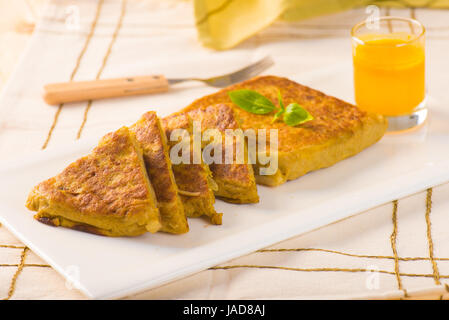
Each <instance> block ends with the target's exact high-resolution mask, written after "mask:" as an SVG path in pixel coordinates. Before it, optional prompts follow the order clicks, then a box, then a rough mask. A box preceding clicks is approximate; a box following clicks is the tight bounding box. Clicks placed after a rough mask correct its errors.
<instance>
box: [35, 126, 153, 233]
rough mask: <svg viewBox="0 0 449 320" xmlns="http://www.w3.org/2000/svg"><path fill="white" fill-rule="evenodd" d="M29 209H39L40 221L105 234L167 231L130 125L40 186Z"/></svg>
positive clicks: (37, 187) (107, 136) (38, 216)
mask: <svg viewBox="0 0 449 320" xmlns="http://www.w3.org/2000/svg"><path fill="white" fill-rule="evenodd" d="M26 206H27V207H28V208H29V209H30V210H33V211H37V214H36V215H35V216H34V218H35V219H37V220H39V221H40V222H42V223H45V224H48V225H52V226H62V227H67V228H71V229H75V230H80V231H85V232H90V233H94V234H99V235H105V236H137V235H140V234H143V233H145V232H147V231H149V232H156V231H158V230H159V229H160V228H161V221H160V216H159V210H158V209H157V202H156V197H155V194H154V191H153V188H152V187H151V184H150V181H149V180H148V176H147V174H146V171H145V164H144V161H143V158H142V151H141V149H140V147H139V146H138V144H137V141H136V140H135V138H134V136H133V135H132V134H131V132H130V131H129V130H128V128H126V127H123V128H121V129H119V130H117V131H116V132H111V133H109V134H107V135H106V136H104V137H103V138H102V139H101V141H100V143H99V145H98V146H97V147H96V148H95V149H94V150H93V152H92V153H91V154H89V155H88V156H86V157H83V158H81V159H79V160H77V161H75V162H74V163H72V164H70V165H69V166H68V167H67V168H66V169H64V171H62V173H60V174H58V175H57V176H55V177H53V178H50V179H48V180H46V181H44V182H42V183H40V184H38V185H37V186H36V187H35V188H34V189H33V190H32V191H31V193H30V195H29V197H28V200H27V203H26Z"/></svg>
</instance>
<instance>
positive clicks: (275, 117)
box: [271, 109, 285, 123]
mask: <svg viewBox="0 0 449 320" xmlns="http://www.w3.org/2000/svg"><path fill="white" fill-rule="evenodd" d="M284 112H285V110H283V109H281V110H279V111H278V112H276V113H275V115H274V117H273V120H271V123H274V122H275V121H276V120H277V119H279V118H280V117H281V115H282V114H283V113H284Z"/></svg>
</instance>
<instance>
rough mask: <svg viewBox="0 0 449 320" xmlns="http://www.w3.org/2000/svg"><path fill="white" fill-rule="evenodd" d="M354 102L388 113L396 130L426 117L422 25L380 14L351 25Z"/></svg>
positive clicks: (423, 35)
mask: <svg viewBox="0 0 449 320" xmlns="http://www.w3.org/2000/svg"><path fill="white" fill-rule="evenodd" d="M351 35H352V53H353V63H354V91H355V101H356V104H357V105H358V106H359V107H360V108H361V109H364V110H366V111H369V112H374V113H379V114H383V115H385V116H387V117H388V121H389V124H388V130H389V131H401V130H406V129H410V128H413V127H415V126H418V125H420V124H422V123H423V122H424V121H425V120H426V118H427V108H426V105H425V100H426V85H425V28H424V27H423V25H422V24H421V23H420V22H418V21H416V20H414V19H408V18H400V17H380V18H377V19H374V20H372V21H363V22H360V23H358V24H357V25H355V26H354V27H353V28H352V31H351Z"/></svg>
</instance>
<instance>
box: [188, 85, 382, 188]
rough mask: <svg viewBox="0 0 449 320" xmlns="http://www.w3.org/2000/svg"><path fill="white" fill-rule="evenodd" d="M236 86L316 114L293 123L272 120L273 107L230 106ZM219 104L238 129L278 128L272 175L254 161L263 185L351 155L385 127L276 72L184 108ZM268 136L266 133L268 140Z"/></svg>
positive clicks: (375, 117) (378, 118)
mask: <svg viewBox="0 0 449 320" xmlns="http://www.w3.org/2000/svg"><path fill="white" fill-rule="evenodd" d="M237 89H250V90H255V91H257V92H259V93H261V94H263V95H264V96H266V97H268V98H269V99H270V100H271V101H272V102H273V103H274V104H276V105H278V99H277V93H278V91H280V93H281V95H282V97H283V100H284V104H285V105H288V104H290V103H293V102H296V103H299V104H300V105H302V106H303V107H304V108H305V109H307V110H308V111H309V112H310V113H311V114H312V115H313V116H314V118H315V119H314V120H312V121H309V122H306V123H304V124H302V125H299V126H296V127H290V126H287V125H286V124H285V123H284V122H283V121H276V122H275V123H271V120H272V118H273V115H274V112H273V113H270V114H268V115H257V114H251V113H248V112H247V111H245V110H243V109H241V108H239V107H237V106H235V105H233V104H232V102H231V100H230V98H229V96H228V92H229V91H232V90H237ZM219 103H231V104H232V105H233V108H234V111H235V112H236V114H237V117H238V118H239V119H240V121H241V123H240V125H241V128H242V129H243V130H246V129H278V139H279V149H278V150H279V151H278V156H279V157H278V159H279V170H278V171H277V172H276V173H275V174H274V175H271V176H260V175H259V172H258V170H257V169H258V165H256V166H255V168H256V170H255V171H256V172H255V174H256V180H257V182H258V183H262V184H266V185H279V184H282V183H284V182H286V181H287V180H292V179H296V178H298V177H300V176H301V175H303V174H305V173H307V172H309V171H312V170H316V169H319V168H323V167H327V166H330V165H332V164H334V163H336V162H338V161H340V160H342V159H344V158H346V157H349V156H352V155H354V154H356V153H358V152H360V151H361V150H363V149H364V148H366V147H368V146H370V145H371V144H373V143H375V142H376V141H378V140H379V139H380V138H381V137H382V136H383V135H384V133H385V131H386V128H387V120H386V118H385V117H383V116H380V115H375V114H370V113H366V112H364V111H362V110H360V109H359V108H357V107H356V106H353V105H351V104H349V103H346V102H344V101H342V100H339V99H337V98H334V97H331V96H327V95H325V94H324V93H322V92H319V91H317V90H314V89H311V88H309V87H306V86H303V85H300V84H298V83H296V82H293V81H291V80H288V79H286V78H279V77H275V76H261V77H256V78H253V79H250V80H247V81H244V82H241V83H239V84H236V85H233V86H230V87H227V88H225V89H223V90H220V91H218V92H217V93H215V94H212V95H208V96H205V97H203V98H200V99H198V100H196V101H194V102H193V103H192V104H191V105H189V106H188V107H187V108H185V109H184V110H183V111H184V112H192V111H193V110H195V109H198V108H204V107H207V106H210V105H214V104H219ZM269 141H270V140H269V136H267V143H269Z"/></svg>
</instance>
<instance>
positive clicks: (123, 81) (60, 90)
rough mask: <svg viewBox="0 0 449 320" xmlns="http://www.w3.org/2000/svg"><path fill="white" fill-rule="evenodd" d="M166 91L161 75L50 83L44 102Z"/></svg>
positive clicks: (56, 102)
mask: <svg viewBox="0 0 449 320" xmlns="http://www.w3.org/2000/svg"><path fill="white" fill-rule="evenodd" d="M167 90H168V81H167V79H166V78H165V77H164V76H162V75H158V76H140V77H130V78H120V79H107V80H93V81H79V82H65V83H50V84H47V85H46V86H44V100H45V102H47V103H48V104H60V103H65V102H74V101H86V100H95V99H104V98H114V97H124V96H132V95H138V94H147V93H158V92H164V91H167Z"/></svg>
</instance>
